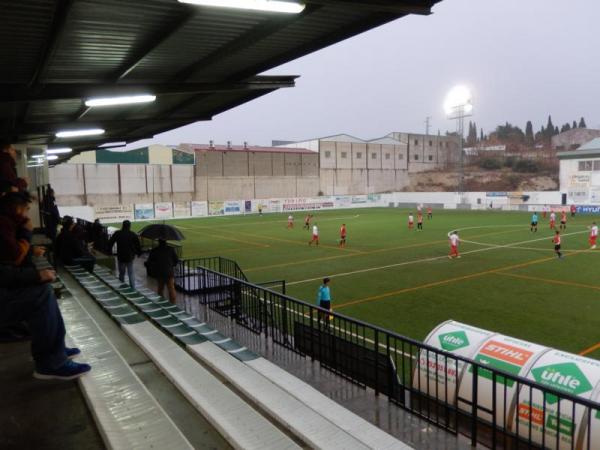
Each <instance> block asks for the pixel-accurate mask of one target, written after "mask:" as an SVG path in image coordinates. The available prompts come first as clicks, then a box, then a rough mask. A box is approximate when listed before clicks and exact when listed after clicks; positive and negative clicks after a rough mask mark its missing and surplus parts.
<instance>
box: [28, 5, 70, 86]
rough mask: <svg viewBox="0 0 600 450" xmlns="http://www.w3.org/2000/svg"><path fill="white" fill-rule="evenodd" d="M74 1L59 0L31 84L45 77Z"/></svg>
mask: <svg viewBox="0 0 600 450" xmlns="http://www.w3.org/2000/svg"><path fill="white" fill-rule="evenodd" d="M73 3H74V0H58V2H57V4H56V9H55V10H54V19H53V20H52V25H51V26H50V32H49V34H48V37H47V39H46V41H45V42H46V45H45V46H44V48H43V49H42V53H41V55H40V57H39V59H38V64H37V66H36V68H35V71H34V72H33V75H32V77H31V79H30V80H29V86H34V85H36V84H39V83H40V82H41V81H42V80H43V79H44V76H45V74H46V71H47V70H48V64H49V62H50V60H51V59H52V56H53V55H54V53H56V49H57V48H58V43H59V41H60V37H61V35H62V32H63V29H64V25H65V23H66V22H67V17H68V15H69V11H70V9H71V6H73Z"/></svg>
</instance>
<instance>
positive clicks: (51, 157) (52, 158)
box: [46, 155, 58, 161]
mask: <svg viewBox="0 0 600 450" xmlns="http://www.w3.org/2000/svg"><path fill="white" fill-rule="evenodd" d="M46 159H47V160H48V161H54V160H55V159H58V156H56V155H49V156H47V157H46Z"/></svg>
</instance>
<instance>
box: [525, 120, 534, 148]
mask: <svg viewBox="0 0 600 450" xmlns="http://www.w3.org/2000/svg"><path fill="white" fill-rule="evenodd" d="M525 144H527V145H528V146H530V147H533V144H534V138H533V124H532V123H531V120H528V121H527V125H525Z"/></svg>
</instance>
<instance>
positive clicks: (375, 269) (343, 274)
mask: <svg viewBox="0 0 600 450" xmlns="http://www.w3.org/2000/svg"><path fill="white" fill-rule="evenodd" d="M582 233H587V230H583V231H575V232H573V233H565V234H561V236H571V235H574V234H582ZM546 239H548V240H551V239H552V238H551V237H549V236H546V237H543V238H539V239H530V240H527V241H521V242H513V243H512V244H503V245H494V246H489V245H490V244H479V245H488V247H484V248H478V249H476V250H469V251H467V252H462V253H461V254H462V255H470V254H472V253H479V252H486V251H490V250H497V249H501V248H518V246H519V245H520V244H529V243H530V242H538V241H544V240H546ZM463 242H464V241H463ZM446 258H448V256H447V255H444V256H432V257H430V258H423V259H414V260H412V261H404V262H401V263H396V264H388V265H386V266H379V267H369V268H368V269H360V270H353V271H352V272H343V273H336V274H331V275H324V276H326V277H329V278H333V277H347V276H349V275H355V274H357V273H366V272H374V271H377V270H385V269H390V268H392V267H401V266H408V265H411V264H418V263H424V262H431V261H438V260H441V259H446ZM324 276H320V277H316V278H308V279H306V280H299V281H292V282H289V283H286V285H287V286H292V285H296V284H303V283H309V282H311V281H317V280H322V279H323V278H324Z"/></svg>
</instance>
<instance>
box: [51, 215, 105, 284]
mask: <svg viewBox="0 0 600 450" xmlns="http://www.w3.org/2000/svg"><path fill="white" fill-rule="evenodd" d="M54 246H55V252H56V257H57V259H58V260H59V261H61V262H62V263H63V264H66V265H76V264H78V265H80V266H82V267H83V268H84V269H85V270H87V271H89V272H91V271H92V270H94V264H95V263H96V258H94V256H93V255H91V254H90V253H89V252H88V250H87V244H86V243H85V239H84V237H83V233H82V232H80V231H78V228H77V227H76V225H75V222H74V221H73V218H72V217H71V216H65V217H64V218H63V225H62V230H61V231H60V234H59V235H58V236H57V237H56V242H55V245H54Z"/></svg>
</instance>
